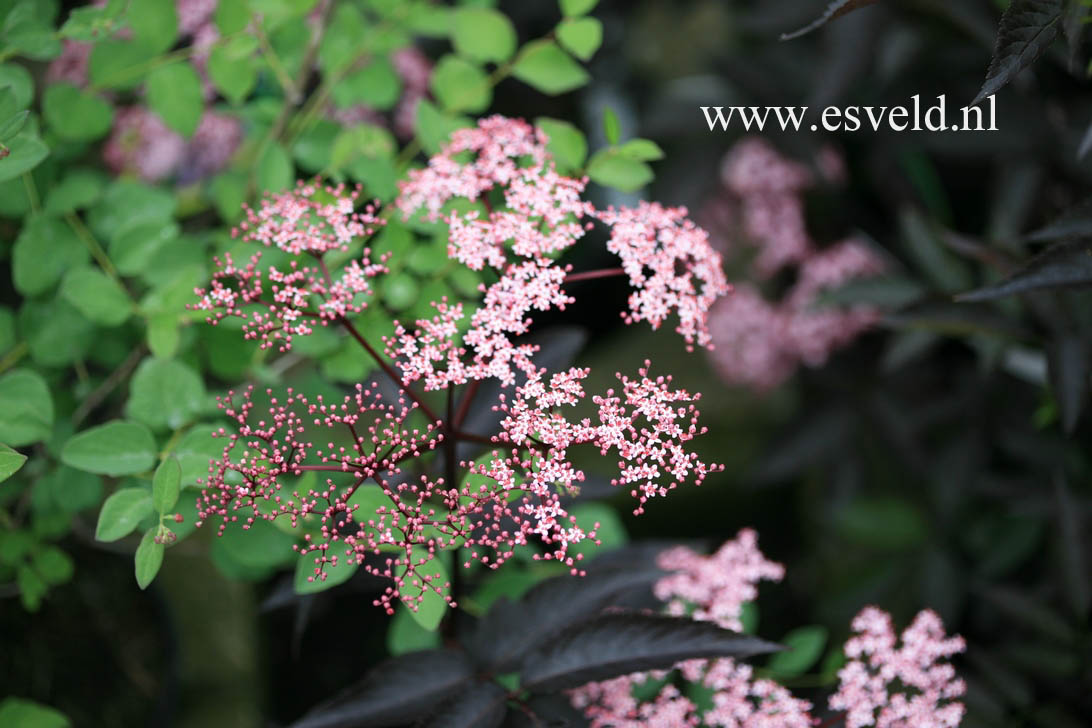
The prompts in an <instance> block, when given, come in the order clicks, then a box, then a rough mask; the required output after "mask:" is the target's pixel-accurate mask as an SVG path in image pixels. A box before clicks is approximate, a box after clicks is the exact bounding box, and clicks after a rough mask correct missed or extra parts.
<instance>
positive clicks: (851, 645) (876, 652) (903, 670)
mask: <svg viewBox="0 0 1092 728" xmlns="http://www.w3.org/2000/svg"><path fill="white" fill-rule="evenodd" d="M852 626H853V631H854V632H855V633H856V634H855V635H854V636H853V637H852V638H850V640H849V641H848V642H846V647H845V650H846V656H847V657H848V658H849V663H848V664H847V665H846V666H845V667H843V668H842V670H841V671H840V672H839V673H838V678H839V686H838V692H836V693H835V694H834V695H832V696H831V698H830V707H831V708H833V709H835V710H844V711H846V728H863V727H864V726H876V728H954V727H955V726H958V725H959V723H960V721H961V720H962V719H963V704H962V703H960V702H958V701H957V700H956V699H957V698H959V697H960V696H962V695H963V694H964V693H965V692H966V689H967V688H966V685H965V684H964V682H963V681H962V680H960V679H959V678H958V677H956V673H955V668H953V667H952V666H951V664H949V663H947V662H941V660H943V659H945V658H948V657H951V656H952V655H955V654H958V653H960V652H963V650H964V649H966V644H965V643H964V641H963V639H962V638H960V637H945V635H944V625H943V624H941V621H940V617H938V616H937V615H936V613H935V612H932V611H929V610H926V611H923V612H921V613H920V614H918V616H917V617H915V618H914V621H913V623H911V625H910V626H909V627H907V628H906V629H905V630H904V631H903V633H902V635H901V641H902V644H901V646H899V647H896V638H895V629H894V626H893V625H892V624H891V616H890V615H889V614H887V613H886V612H884V611H882V610H880V609H877V608H876V607H867V608H865V609H864V610H862V611H861V613H860V614H858V615H857V616H856V617H855V618H854V620H853V625H852Z"/></svg>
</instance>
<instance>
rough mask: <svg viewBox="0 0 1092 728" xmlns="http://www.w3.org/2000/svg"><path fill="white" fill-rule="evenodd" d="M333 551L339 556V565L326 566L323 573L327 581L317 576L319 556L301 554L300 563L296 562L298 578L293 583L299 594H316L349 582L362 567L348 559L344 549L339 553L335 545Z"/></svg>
mask: <svg viewBox="0 0 1092 728" xmlns="http://www.w3.org/2000/svg"><path fill="white" fill-rule="evenodd" d="M332 550H333V552H334V553H336V554H337V555H338V560H337V565H336V566H332V565H330V564H326V565H325V567H324V568H323V572H324V573H325V574H326V578H325V579H320V578H319V577H318V576H316V574H315V570H316V569H317V568H318V566H317V565H316V564H315V559H316V558H319V557H318V556H317V554H316V553H309V554H300V557H299V561H297V562H296V577H295V581H294V582H293V585H294V588H295V591H296V593H297V594H315V593H317V592H321V591H326V590H327V589H332V588H333V587H335V586H337V585H338V584H343V583H345V582H346V581H348V580H349V577H351V576H352V575H353V574H354V573H355V572H356V570H357V569H358V568H359V567H360V565H359V564H357V563H356V561H354V560H352V559H346V556H345V553H344V549H342V550H340V551H339V550H337V546H336V545H335V546H334V547H332ZM308 579H311V581H308Z"/></svg>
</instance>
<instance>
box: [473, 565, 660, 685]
mask: <svg viewBox="0 0 1092 728" xmlns="http://www.w3.org/2000/svg"><path fill="white" fill-rule="evenodd" d="M661 576H663V573H662V572H660V571H658V570H656V569H654V568H652V567H651V565H645V566H644V568H640V567H638V568H624V569H608V570H603V571H597V572H596V574H595V577H594V578H583V577H578V576H569V575H565V576H557V577H554V578H552V579H547V580H546V581H544V582H542V583H541V584H538V585H537V586H535V587H534V588H532V589H531V590H530V591H529V592H527V594H526V595H524V597H523V599H521V600H520V601H519V602H516V603H513V602H511V601H509V600H508V599H500V600H498V601H497V603H496V604H495V605H494V606H493V608H492V609H490V610H489V613H488V614H486V615H485V617H483V618H482V619H481V621H480V622H478V627H477V630H476V631H475V632H474V634H473V635H472V636H471V637H470V639H469V640H468V641H467V649H468V650H469V651H470V653H471V654H472V655H474V657H475V658H476V659H477V660H478V661H479V662H481V663H482V664H483V665H485V666H486V667H488V668H489V669H490V670H493V671H495V672H510V671H512V670H513V669H515V666H516V665H517V664H518V661H519V660H520V659H521V658H522V657H523V656H524V655H526V654H527V653H528V652H529V651H530V650H533V649H534V648H536V647H538V646H539V645H541V644H543V643H544V642H546V641H547V640H549V639H552V638H553V637H554V636H556V635H557V634H558V633H560V632H562V631H563V630H564V629H565V628H566V627H568V626H569V625H571V624H573V623H574V622H577V621H581V620H584V619H587V618H589V617H592V616H594V615H595V614H596V613H598V612H599V610H601V609H602V608H603V607H605V606H607V605H608V604H610V602H611V599H613V598H614V597H615V596H616V595H617V594H619V593H620V592H623V591H626V590H628V589H633V588H636V587H639V586H647V585H649V584H651V583H653V582H654V581H656V579H658V578H660V577H661Z"/></svg>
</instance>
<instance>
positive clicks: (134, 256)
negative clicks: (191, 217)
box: [107, 218, 179, 276]
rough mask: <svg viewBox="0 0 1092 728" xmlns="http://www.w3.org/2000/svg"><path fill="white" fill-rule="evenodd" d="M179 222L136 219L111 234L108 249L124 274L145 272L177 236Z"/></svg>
mask: <svg viewBox="0 0 1092 728" xmlns="http://www.w3.org/2000/svg"><path fill="white" fill-rule="evenodd" d="M178 232H179V230H178V225H177V224H175V223H174V222H172V221H170V220H141V219H139V218H137V219H135V220H133V221H132V222H131V223H130V224H128V225H125V226H124V227H122V228H121V229H120V230H119V231H118V233H117V234H116V235H115V236H114V237H113V238H111V240H110V244H109V245H108V246H107V251H108V252H109V254H110V260H112V261H113V262H114V265H115V266H117V269H118V271H120V272H121V273H122V275H127V276H135V275H139V274H140V273H143V272H144V271H145V270H147V269H148V267H149V266H150V265H152V263H153V262H154V261H155V259H156V256H157V255H159V253H160V251H162V250H163V249H164V248H165V247H166V246H167V245H169V244H171V243H173V242H174V241H175V240H177V238H178Z"/></svg>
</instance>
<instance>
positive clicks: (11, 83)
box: [0, 63, 34, 110]
mask: <svg viewBox="0 0 1092 728" xmlns="http://www.w3.org/2000/svg"><path fill="white" fill-rule="evenodd" d="M5 86H6V87H7V88H9V89H11V92H12V94H13V95H14V96H15V109H16V110H22V109H25V108H27V107H28V106H30V102H31V101H33V100H34V79H32V78H31V77H30V72H29V71H27V69H25V68H23V67H22V66H20V65H18V64H15V63H0V88H4V87H5Z"/></svg>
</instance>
